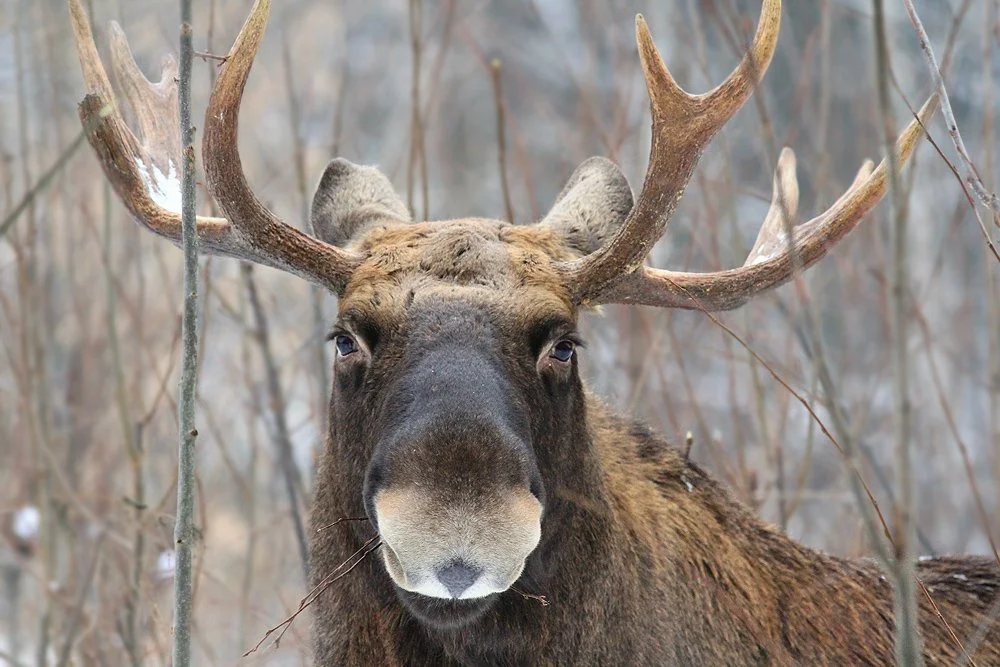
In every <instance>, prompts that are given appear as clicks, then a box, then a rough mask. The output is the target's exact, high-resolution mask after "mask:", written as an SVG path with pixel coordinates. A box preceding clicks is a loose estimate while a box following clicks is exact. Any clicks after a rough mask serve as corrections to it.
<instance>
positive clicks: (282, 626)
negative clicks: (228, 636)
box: [243, 535, 382, 658]
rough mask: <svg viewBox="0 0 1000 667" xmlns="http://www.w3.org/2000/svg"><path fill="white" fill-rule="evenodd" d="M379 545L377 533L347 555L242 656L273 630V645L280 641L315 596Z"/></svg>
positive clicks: (255, 649)
mask: <svg viewBox="0 0 1000 667" xmlns="http://www.w3.org/2000/svg"><path fill="white" fill-rule="evenodd" d="M373 545H374V546H373ZM381 546H382V542H380V541H378V535H376V536H375V537H373V538H371V539H369V540H368V541H367V542H365V543H364V544H362V545H361V548H359V549H358V550H357V551H355V552H354V553H352V554H351V555H350V556H348V557H347V560H345V561H344V562H343V563H341V564H340V565H338V566H337V567H335V568H334V569H333V571H332V572H330V574H328V575H327V576H326V577H324V578H323V581H321V582H319V584H317V585H316V587H315V588H313V589H312V590H311V591H309V593H307V594H306V596H305V597H304V598H302V600H301V601H300V602H299V607H298V609H296V610H295V611H294V612H292V614H291V615H290V616H288V618H286V619H285V620H283V621H282V622H281V623H278V624H277V625H276V626H274V627H273V628H271V629H270V630H268V631H267V632H265V633H264V636H263V637H261V639H260V641H259V642H257V645H256V646H254V647H253V648H252V649H250V650H248V651H247V652H246V653H244V654H243V657H244V658H245V657H247V656H248V655H250V654H251V653H256V652H257V650H258V649H259V648H260V647H261V646H262V645H263V644H264V642H266V641H267V640H268V638H269V637H270V636H271V635H273V634H274V633H275V632H279V630H280V632H279V634H278V637H277V638H276V639H275V640H274V646H275V647H277V646H278V645H279V644H280V643H281V639H282V637H284V636H285V633H286V632H288V629H289V628H290V627H292V623H294V622H295V619H296V618H298V616H299V614H301V613H302V612H303V611H305V610H306V608H308V607H309V605H311V604H312V603H313V602H315V601H316V600H317V598H319V596H320V595H322V594H323V592H324V591H326V589H328V588H329V587H330V586H332V585H333V584H334V583H336V582H337V581H339V580H340V579H343V578H344V577H346V576H347V575H348V574H350V573H351V571H352V570H354V568H356V567H357V566H358V565H360V564H361V561H363V560H364V559H365V558H367V557H368V554H370V553H372V552H373V551H375V550H376V549H378V548H379V547H381ZM358 554H360V557H358ZM354 558H357V560H356V561H354V563H353V564H352V565H351V566H350V567H349V568H347V569H346V570H344V571H343V572H340V574H337V572H338V571H339V570H341V569H342V568H343V567H344V566H345V565H347V564H348V563H350V562H351V561H352V560H353V559H354Z"/></svg>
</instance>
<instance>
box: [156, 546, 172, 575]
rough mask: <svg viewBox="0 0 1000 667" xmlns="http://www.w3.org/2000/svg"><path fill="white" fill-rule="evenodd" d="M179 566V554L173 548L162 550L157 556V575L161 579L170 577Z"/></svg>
mask: <svg viewBox="0 0 1000 667" xmlns="http://www.w3.org/2000/svg"><path fill="white" fill-rule="evenodd" d="M176 567H177V554H176V553H175V552H174V550H173V549H167V550H165V551H161V552H160V555H159V556H158V557H157V558H156V576H157V578H159V579H170V578H172V577H173V576H174V569H175V568H176Z"/></svg>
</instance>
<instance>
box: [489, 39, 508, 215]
mask: <svg viewBox="0 0 1000 667" xmlns="http://www.w3.org/2000/svg"><path fill="white" fill-rule="evenodd" d="M500 75H501V65H500V59H499V58H494V59H493V60H491V61H490V76H491V77H492V79H493V99H494V102H495V103H496V108H497V160H498V161H499V167H500V189H501V191H502V192H503V208H504V212H505V213H506V215H507V222H514V207H513V205H512V204H511V202H510V184H509V183H508V182H507V142H506V140H505V139H504V115H505V114H504V111H505V107H506V105H505V104H504V101H503V89H502V88H501V76H500Z"/></svg>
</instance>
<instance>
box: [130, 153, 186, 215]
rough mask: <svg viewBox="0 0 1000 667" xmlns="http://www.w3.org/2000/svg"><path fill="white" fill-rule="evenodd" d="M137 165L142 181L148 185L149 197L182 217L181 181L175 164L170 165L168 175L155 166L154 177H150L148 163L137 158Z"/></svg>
mask: <svg viewBox="0 0 1000 667" xmlns="http://www.w3.org/2000/svg"><path fill="white" fill-rule="evenodd" d="M135 164H136V166H137V167H138V168H139V175H140V176H142V181H143V183H145V184H146V191H147V192H149V196H150V197H151V198H152V200H153V202H154V203H155V204H156V205H157V206H160V207H161V208H165V209H166V210H168V211H170V212H171V213H176V214H178V215H180V212H181V179H180V177H179V174H178V173H177V169H176V168H175V167H174V163H173V162H170V163H169V164H170V166H169V168H168V171H167V173H166V174H164V173H163V172H162V171H160V169H159V167H157V166H156V165H155V164H154V165H152V166H153V173H152V175H150V173H149V170H148V169H147V168H146V163H145V162H143V161H142V160H141V159H138V158H137V159H136V161H135Z"/></svg>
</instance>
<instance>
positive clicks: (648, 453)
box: [312, 163, 1000, 665]
mask: <svg viewBox="0 0 1000 667" xmlns="http://www.w3.org/2000/svg"><path fill="white" fill-rule="evenodd" d="M594 168H595V164H594V163H591V164H590V165H589V166H588V167H587V170H588V173H589V174H590V175H591V176H593V174H594V173H595V172H594ZM596 168H597V172H596V173H597V177H596V178H577V177H576V176H574V179H576V181H575V183H573V184H572V185H573V186H574V187H568V188H567V190H566V191H565V192H564V195H563V197H562V199H561V200H560V202H559V203H558V204H557V205H556V208H555V209H554V213H553V214H550V216H549V217H548V218H547V221H548V223H547V224H540V225H534V226H525V227H519V226H511V225H507V224H505V223H502V222H497V221H491V220H478V219H464V220H456V221H449V222H438V223H418V224H402V223H400V222H397V221H396V220H395V219H392V218H386V219H382V220H376V221H375V222H374V223H372V224H366V225H365V226H364V228H363V233H362V234H361V235H360V236H359V237H355V238H354V239H352V240H351V241H350V243H351V244H352V245H354V246H355V247H358V248H361V249H363V250H365V251H366V252H368V253H370V254H369V258H368V260H367V261H366V262H365V263H364V264H363V265H362V266H361V268H360V269H359V270H358V271H357V272H356V273H355V275H354V277H353V279H352V281H351V283H350V284H349V285H348V286H347V289H346V290H345V292H344V293H343V295H342V296H341V301H340V322H341V324H344V325H345V326H346V325H347V324H349V325H350V326H351V327H352V330H353V331H357V332H361V333H359V336H361V337H363V338H364V339H365V342H366V344H367V345H368V346H369V347H370V357H368V358H366V361H364V362H351V363H342V362H343V361H344V360H338V363H337V365H336V368H335V379H334V389H333V395H332V397H331V402H330V439H329V442H328V444H327V447H326V451H325V452H324V454H323V458H322V462H321V467H320V470H319V475H318V478H317V483H316V494H315V501H314V507H313V514H312V523H313V526H314V527H315V528H319V527H321V526H326V525H327V524H330V523H332V522H334V521H336V520H337V519H340V518H342V517H360V516H365V515H366V502H365V497H364V496H365V491H364V487H365V480H366V476H368V475H369V474H370V467H371V461H372V458H373V457H374V456H375V454H376V452H377V451H378V448H379V446H380V445H379V443H380V441H381V438H382V436H383V435H384V434H385V433H386V432H387V429H391V428H394V427H393V414H392V412H393V410H392V406H393V405H394V403H392V400H391V396H392V395H393V391H392V388H393V387H396V386H398V385H399V383H400V382H403V381H404V380H405V378H407V377H408V375H407V374H408V373H409V372H410V369H412V368H413V367H414V364H415V363H416V362H415V360H416V359H419V358H420V355H421V354H425V353H426V351H427V350H429V349H437V348H436V346H440V345H453V346H455V349H469V348H470V346H475V347H476V349H479V350H482V351H483V354H487V355H490V358H491V359H493V360H494V362H495V363H496V364H497V367H498V368H502V369H503V372H504V375H505V377H506V378H507V382H508V383H509V387H510V392H511V398H510V404H511V405H514V406H517V409H518V410H521V411H523V413H524V414H523V417H524V419H525V420H526V423H527V424H528V431H530V433H529V434H528V436H527V437H528V439H529V440H530V448H531V455H532V457H533V461H532V463H533V465H534V466H536V467H537V470H538V472H539V474H540V477H541V483H542V485H543V486H544V490H543V491H541V492H540V494H539V495H541V496H542V497H544V499H545V500H544V507H545V510H544V516H543V520H542V537H541V542H540V543H539V545H538V547H537V548H536V549H535V551H534V552H533V553H532V554H531V556H530V557H529V558H528V561H527V565H526V568H525V570H524V573H523V574H522V576H521V578H520V580H519V581H518V582H517V584H516V585H515V587H514V589H511V590H508V591H506V592H505V593H501V594H498V595H494V596H491V598H490V599H487V600H486V601H485V602H483V603H481V604H478V606H475V607H472V606H469V605H463V604H460V603H461V602H464V601H459V602H449V601H444V600H441V601H437V602H433V603H430V602H427V600H429V599H425V600H424V601H423V602H421V603H420V604H422V605H424V606H423V607H418V606H414V600H413V599H411V598H407V597H406V596H405V595H401V593H400V591H399V590H397V589H396V588H395V587H394V585H393V584H392V582H391V580H390V579H389V576H388V574H387V573H386V571H385V568H384V566H383V564H382V562H381V561H380V559H379V558H377V557H376V556H377V554H373V555H372V556H370V557H369V558H367V559H366V560H365V561H364V562H362V563H361V564H360V565H359V566H358V567H357V568H356V569H355V570H354V572H352V573H351V575H350V576H348V577H347V578H345V579H343V580H341V581H339V582H337V583H336V584H334V585H333V586H331V587H330V588H329V589H328V590H326V591H325V592H324V593H323V594H322V595H321V596H320V598H319V600H318V601H317V603H316V607H315V625H314V637H315V650H316V660H317V663H318V664H320V665H569V664H580V665H616V664H620V665H626V664H627V665H765V664H774V665H798V664H801V665H824V664H828V665H865V664H869V665H889V664H892V663H893V637H894V624H893V603H892V588H891V585H890V583H889V582H887V580H886V578H885V577H884V576H882V574H881V572H880V571H879V569H878V568H877V567H876V565H875V564H873V563H872V562H870V561H867V560H857V561H855V560H845V559H841V558H836V557H833V556H829V555H825V554H822V553H819V552H816V551H813V550H811V549H808V548H806V547H804V546H802V545H799V544H797V543H796V542H794V541H793V540H791V539H790V538H788V537H787V536H785V535H784V534H782V533H781V532H780V531H778V530H776V529H775V528H774V527H772V526H770V525H768V524H766V523H764V522H763V521H761V520H760V519H759V518H758V517H756V516H755V515H754V514H753V513H752V512H751V511H750V510H749V509H747V508H746V507H744V506H743V505H741V504H740V503H739V502H738V501H737V500H735V499H734V498H733V496H732V495H731V494H730V493H729V492H728V491H727V490H726V489H725V488H724V487H723V486H721V485H720V484H719V483H718V482H716V481H715V480H714V479H712V478H711V476H709V475H708V474H707V473H706V472H704V471H703V470H702V469H701V468H699V467H698V466H697V465H695V464H693V463H691V462H690V461H688V460H686V459H685V458H684V457H683V456H682V455H681V454H680V453H678V452H677V451H676V450H675V449H673V448H671V447H670V446H668V445H666V444H665V443H664V442H663V441H662V440H660V439H658V438H656V437H655V436H654V435H652V434H651V433H650V432H649V431H648V430H646V429H645V428H643V427H641V426H638V425H635V424H633V423H632V422H630V421H627V420H624V419H622V418H620V417H617V416H615V415H613V414H612V413H611V412H610V411H609V410H608V409H607V408H606V407H605V406H604V405H603V404H602V403H601V402H600V401H599V400H598V399H597V398H595V397H593V396H592V395H590V394H589V393H588V392H587V391H586V389H585V388H584V387H583V385H582V383H581V381H580V378H579V376H578V374H577V366H576V360H575V358H574V360H573V362H572V364H571V365H570V366H569V367H568V368H566V369H554V368H552V367H549V366H546V365H545V363H543V362H544V355H542V356H539V355H540V354H541V353H540V350H542V349H543V347H544V345H543V343H544V341H545V340H549V339H551V338H552V337H553V336H555V335H557V334H558V333H559V332H560V331H564V329H565V327H566V326H567V325H569V326H572V324H573V323H575V322H576V321H577V317H578V313H577V311H576V309H575V308H574V306H573V305H572V302H571V300H570V298H569V289H568V287H567V286H566V285H563V284H561V283H560V282H559V279H558V274H557V273H556V272H555V271H554V269H553V263H554V262H556V261H565V260H567V259H571V258H573V257H576V256H578V255H579V254H580V253H581V252H583V251H584V249H585V248H591V247H593V242H592V241H590V240H587V239H597V238H602V237H603V236H605V235H606V234H607V232H608V230H609V229H614V226H615V225H616V224H619V223H620V220H621V218H622V217H623V216H624V215H625V214H626V213H627V209H628V207H627V206H626V205H625V199H624V198H625V192H626V191H627V190H625V189H622V188H621V187H620V183H619V185H618V186H615V185H614V183H615V181H616V178H615V177H614V176H615V172H613V171H609V170H608V168H607V167H606V165H604V164H603V163H596ZM608 174H610V175H611V176H612V178H606V177H605V176H607V175H608ZM581 182H582V183H587V182H592V183H595V184H597V186H596V189H593V188H587V187H577V186H579V184H580V183H581ZM609 183H610V184H611V186H610V189H611V194H610V199H609V198H608V197H601V196H600V195H601V193H605V194H608V188H609ZM625 188H626V189H627V184H626V185H625ZM567 197H568V199H567ZM616 198H619V199H616ZM629 199H630V195H629ZM609 201H611V202H612V203H611V204H609V203H608V202H609ZM614 202H617V204H616V203H614ZM618 204H621V205H620V206H619V205H618ZM594 206H597V207H599V208H600V210H599V211H597V212H595V210H594ZM574 211H575V213H572V214H571V213H570V212H574ZM616 216H617V217H616ZM567 230H569V231H568V232H567ZM581 239H583V240H582V241H581ZM540 341H541V342H540ZM456 393H460V392H456ZM416 398H417V399H419V396H417V397H416ZM460 400H461V397H460V396H456V397H455V401H456V402H457V401H460ZM456 405H457V403H456ZM435 409H436V408H435ZM435 414H436V413H435ZM431 416H432V417H433V418H435V419H437V418H438V417H435V416H434V415H431ZM440 419H441V421H442V423H445V422H446V420H447V417H446V415H444V413H442V414H441V415H440ZM464 446H466V447H467V448H468V449H467V450H466V451H465V454H463V455H455V454H454V452H452V453H451V455H449V453H448V452H442V453H441V456H440V459H439V463H440V467H439V468H438V469H437V470H436V471H435V474H434V478H435V480H436V482H435V484H443V485H448V484H450V483H452V480H453V478H455V477H456V476H458V477H462V478H463V479H473V480H474V479H487V477H484V476H488V475H489V474H490V470H489V469H486V468H484V467H483V466H478V467H477V466H475V464H474V463H473V461H476V460H488V457H486V458H482V457H479V458H477V457H476V456H471V457H470V456H469V455H468V454H469V453H472V454H475V453H477V452H479V453H482V452H489V451H491V449H490V448H495V447H496V443H495V442H494V441H493V440H492V439H491V436H490V435H489V431H488V430H484V431H483V433H482V434H481V435H480V436H479V437H478V438H476V437H472V438H471V439H470V441H469V442H468V443H466V444H465V445H464ZM463 466H464V468H463ZM369 518H371V516H370V513H369ZM374 535H375V529H374V528H373V525H370V524H368V523H359V522H354V523H351V524H349V525H348V526H347V527H344V528H341V527H338V528H336V529H326V530H322V531H318V532H315V533H314V539H313V544H312V572H313V577H314V580H315V583H317V584H318V583H320V582H321V581H322V580H323V579H324V577H326V576H327V575H328V574H329V573H330V572H331V571H333V570H334V568H336V567H337V566H338V565H340V563H341V562H342V561H343V560H344V559H346V558H347V556H348V555H350V554H351V553H354V552H355V551H356V550H357V549H359V548H360V547H361V545H362V544H363V543H364V542H365V541H366V540H367V539H369V538H371V537H372V536H374ZM918 575H919V577H920V580H921V582H922V583H923V584H924V586H925V587H926V590H927V592H928V594H929V596H930V597H931V599H932V600H933V603H934V605H935V606H933V607H932V605H931V602H930V601H929V600H928V599H927V597H925V596H924V595H921V596H920V598H919V604H920V609H921V630H922V633H923V639H924V650H925V659H926V661H927V664H929V665H945V664H948V665H950V664H954V663H955V661H956V660H957V659H958V658H959V657H960V656H961V654H962V649H961V648H960V647H959V642H961V643H962V644H963V645H964V646H966V647H970V648H972V647H975V650H976V653H975V660H976V661H977V662H978V664H980V665H990V664H1000V630H998V629H997V625H996V624H995V623H993V620H994V617H995V616H996V615H997V612H998V611H1000V607H998V605H1000V597H998V596H1000V568H998V566H997V564H996V563H995V562H994V561H992V559H986V558H978V557H954V558H939V559H934V560H930V561H925V562H921V563H920V564H919V566H918ZM515 589H516V590H515ZM521 592H525V593H530V594H540V595H544V596H546V598H547V600H548V601H549V605H548V606H543V605H541V604H540V603H539V602H538V601H536V600H534V599H530V598H527V597H524V596H522V595H521ZM424 612H428V614H429V615H425V614H424ZM431 612H433V613H431ZM428 619H430V620H428ZM442 619H444V620H442ZM946 623H947V624H946Z"/></svg>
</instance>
